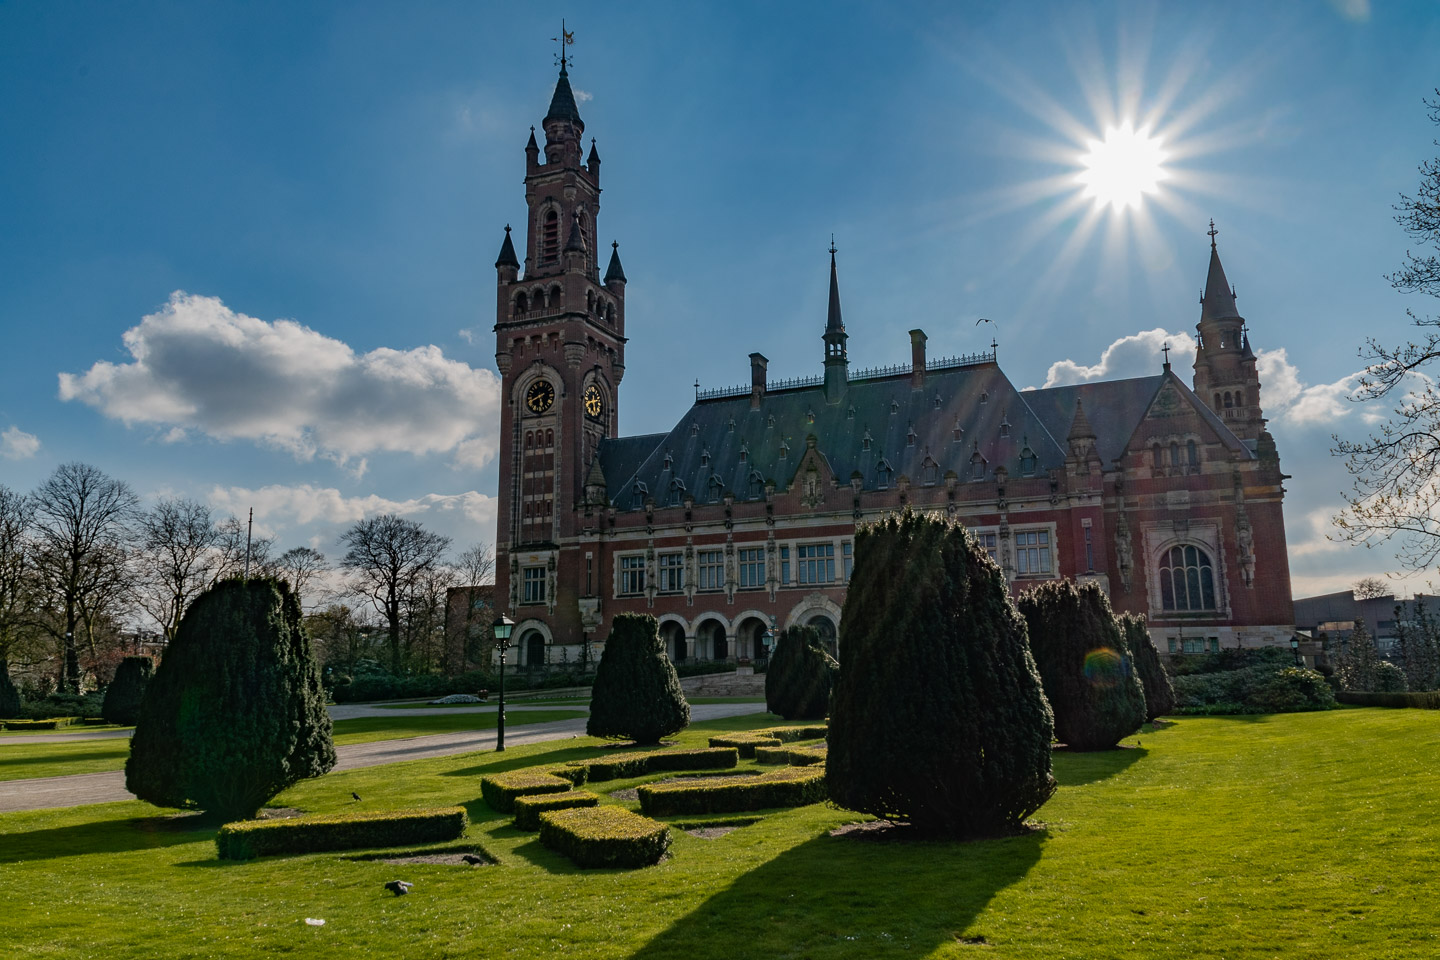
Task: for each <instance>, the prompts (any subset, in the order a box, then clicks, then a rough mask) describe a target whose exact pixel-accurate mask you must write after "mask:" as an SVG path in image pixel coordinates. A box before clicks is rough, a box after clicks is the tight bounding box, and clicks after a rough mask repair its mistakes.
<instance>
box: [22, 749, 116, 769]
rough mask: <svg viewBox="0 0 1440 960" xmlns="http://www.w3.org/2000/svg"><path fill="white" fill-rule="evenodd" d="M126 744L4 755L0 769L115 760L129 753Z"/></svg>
mask: <svg viewBox="0 0 1440 960" xmlns="http://www.w3.org/2000/svg"><path fill="white" fill-rule="evenodd" d="M129 752H130V750H129V747H128V746H121V747H119V748H116V747H111V748H110V749H109V750H90V751H87V752H85V753H67V752H64V751H61V752H59V753H45V754H39V755H36V756H33V757H6V758H5V759H3V760H0V770H6V769H9V768H11V767H26V766H34V765H36V764H41V763H45V764H52V763H76V762H80V761H84V760H115V759H118V758H121V757H124V756H125V755H126V754H127V753H129Z"/></svg>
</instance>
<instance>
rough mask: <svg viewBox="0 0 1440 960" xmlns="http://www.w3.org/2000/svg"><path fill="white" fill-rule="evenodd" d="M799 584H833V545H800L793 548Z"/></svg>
mask: <svg viewBox="0 0 1440 960" xmlns="http://www.w3.org/2000/svg"><path fill="white" fill-rule="evenodd" d="M795 558H796V560H797V561H798V565H799V570H798V571H797V573H798V574H799V578H798V582H800V583H834V582H835V544H833V543H802V544H801V545H800V546H798V547H796V548H795Z"/></svg>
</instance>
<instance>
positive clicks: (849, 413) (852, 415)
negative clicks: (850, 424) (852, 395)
mask: <svg viewBox="0 0 1440 960" xmlns="http://www.w3.org/2000/svg"><path fill="white" fill-rule="evenodd" d="M845 419H846V420H854V419H855V408H854V407H851V408H850V409H849V410H846V411H845Z"/></svg>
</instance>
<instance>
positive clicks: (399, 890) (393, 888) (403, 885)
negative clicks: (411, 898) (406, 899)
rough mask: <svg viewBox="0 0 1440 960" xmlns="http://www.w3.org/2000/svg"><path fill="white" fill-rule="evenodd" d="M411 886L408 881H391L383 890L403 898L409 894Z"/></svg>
mask: <svg viewBox="0 0 1440 960" xmlns="http://www.w3.org/2000/svg"><path fill="white" fill-rule="evenodd" d="M413 886H414V884H413V883H411V882H410V881H408V880H391V881H390V882H389V883H387V884H385V889H386V890H389V891H390V892H391V893H393V894H395V896H397V897H403V896H405V894H407V893H409V892H410V888H411V887H413Z"/></svg>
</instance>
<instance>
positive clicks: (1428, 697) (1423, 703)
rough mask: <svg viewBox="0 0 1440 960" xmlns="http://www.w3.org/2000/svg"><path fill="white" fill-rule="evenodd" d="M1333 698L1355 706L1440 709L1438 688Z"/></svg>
mask: <svg viewBox="0 0 1440 960" xmlns="http://www.w3.org/2000/svg"><path fill="white" fill-rule="evenodd" d="M1335 699H1337V700H1339V701H1340V702H1341V703H1348V704H1350V705H1352V706H1356V707H1410V708H1414V709H1418V710H1440V690H1426V691H1424V692H1422V693H1358V692H1344V693H1337V694H1335Z"/></svg>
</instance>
